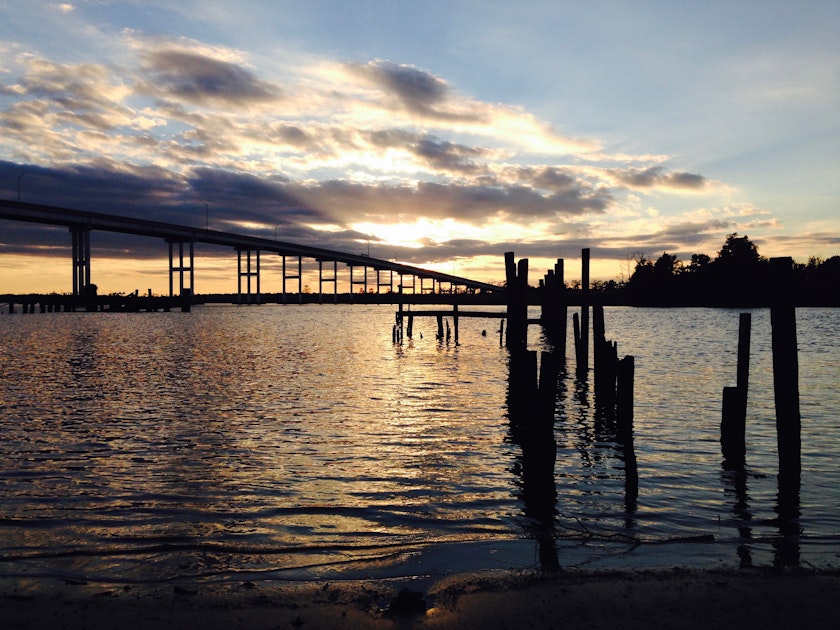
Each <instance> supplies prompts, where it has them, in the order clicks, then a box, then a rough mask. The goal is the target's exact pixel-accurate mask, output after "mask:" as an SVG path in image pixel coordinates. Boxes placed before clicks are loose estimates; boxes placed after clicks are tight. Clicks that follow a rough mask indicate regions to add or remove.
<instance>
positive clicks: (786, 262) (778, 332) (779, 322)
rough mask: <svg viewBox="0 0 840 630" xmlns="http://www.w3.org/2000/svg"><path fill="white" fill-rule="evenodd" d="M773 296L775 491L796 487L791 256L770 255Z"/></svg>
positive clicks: (798, 464)
mask: <svg viewBox="0 0 840 630" xmlns="http://www.w3.org/2000/svg"><path fill="white" fill-rule="evenodd" d="M770 264H771V271H772V272H773V273H774V275H775V279H776V281H777V288H778V292H777V294H776V295H777V298H776V300H775V303H774V304H773V305H772V306H771V307H770V327H771V335H772V348H773V392H774V395H775V402H776V437H777V443H778V449H779V492H780V494H781V493H782V492H783V491H793V489H794V488H795V489H796V492H797V493H798V489H799V476H800V471H801V462H800V449H801V441H800V440H801V438H800V431H801V418H800V413H799V357H798V354H797V348H796V309H795V306H794V303H793V299H792V296H791V284H792V272H793V260H792V259H791V258H771V259H770Z"/></svg>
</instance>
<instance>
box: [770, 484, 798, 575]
mask: <svg viewBox="0 0 840 630" xmlns="http://www.w3.org/2000/svg"><path fill="white" fill-rule="evenodd" d="M799 486H800V480H799V474H796V475H793V474H791V475H790V476H786V475H785V474H784V473H781V474H779V494H778V495H777V503H776V507H775V508H774V509H775V511H776V514H777V519H776V522H777V523H778V526H779V536H778V537H777V538H775V539H774V540H773V549H774V552H775V553H774V561H773V564H774V566H777V567H791V568H796V567H798V566H799V540H800V536H801V535H802V526H801V524H800V521H799V517H800V515H801V512H800V510H799Z"/></svg>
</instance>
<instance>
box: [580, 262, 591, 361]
mask: <svg viewBox="0 0 840 630" xmlns="http://www.w3.org/2000/svg"><path fill="white" fill-rule="evenodd" d="M589 254H590V252H589V248H588V247H585V248H584V249H582V250H581V253H580V260H581V281H580V291H581V303H582V306H581V307H580V341H581V350H580V357H579V358H580V362H579V363H578V370H579V371H580V373H581V374H586V373H587V372H588V371H589V299H590V298H589Z"/></svg>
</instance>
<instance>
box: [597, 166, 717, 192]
mask: <svg viewBox="0 0 840 630" xmlns="http://www.w3.org/2000/svg"><path fill="white" fill-rule="evenodd" d="M610 173H611V174H612V176H613V177H614V178H615V179H616V180H617V181H618V182H620V183H621V184H624V185H626V186H629V187H630V188H635V189H644V188H667V189H672V190H687V191H701V190H703V189H705V188H706V187H707V186H708V184H709V182H708V180H707V179H706V178H705V177H703V176H702V175H699V174H696V173H683V172H666V170H665V167H663V166H651V167H649V168H645V169H638V168H631V169H625V170H619V169H613V170H611V171H610Z"/></svg>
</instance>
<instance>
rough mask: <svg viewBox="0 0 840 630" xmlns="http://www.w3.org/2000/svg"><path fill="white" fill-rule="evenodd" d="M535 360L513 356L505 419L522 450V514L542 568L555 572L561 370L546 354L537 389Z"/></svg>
mask: <svg viewBox="0 0 840 630" xmlns="http://www.w3.org/2000/svg"><path fill="white" fill-rule="evenodd" d="M536 358H537V357H536V353H535V352H527V351H523V352H513V353H511V356H510V363H509V375H508V398H507V404H508V419H509V421H510V434H511V437H512V439H513V441H514V442H516V443H517V444H518V445H519V446H520V448H521V449H522V457H521V459H520V465H519V466H518V467H517V469H516V470H515V472H516V473H517V474H518V475H519V477H520V478H521V488H522V502H523V504H524V513H525V516H526V517H527V518H528V519H529V521H530V523H531V524H532V531H531V533H532V535H533V536H534V538H535V539H536V541H537V543H538V546H539V559H540V567H541V568H542V570H544V571H557V570H558V569H559V568H560V564H559V562H558V558H557V547H556V543H555V537H554V525H555V516H556V513H557V511H556V506H557V488H556V485H555V481H554V464H555V460H556V458H557V443H556V441H555V439H554V417H555V412H556V400H557V380H558V374H559V371H560V365H559V363H558V362H556V361H555V360H554V358H553V356H552V355H551V354H550V353H545V352H544V353H543V354H542V365H541V370H540V379H539V387H538V386H537V378H536V372H537V363H536Z"/></svg>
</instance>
